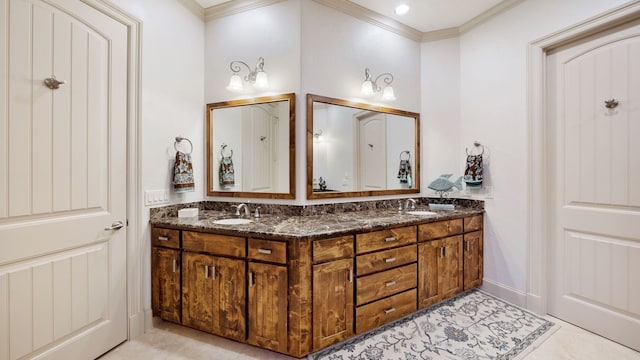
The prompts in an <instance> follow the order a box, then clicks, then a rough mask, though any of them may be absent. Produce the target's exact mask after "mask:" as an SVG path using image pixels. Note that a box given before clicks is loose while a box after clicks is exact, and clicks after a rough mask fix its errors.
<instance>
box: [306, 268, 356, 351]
mask: <svg viewBox="0 0 640 360" xmlns="http://www.w3.org/2000/svg"><path fill="white" fill-rule="evenodd" d="M353 284H354V282H353V259H344V260H337V261H332V262H328V263H324V264H320V265H315V266H314V267H313V350H314V351H315V350H318V349H321V348H324V347H326V346H329V345H331V344H335V343H337V342H339V341H342V340H344V339H347V338H349V337H351V336H353V311H354V308H353Z"/></svg>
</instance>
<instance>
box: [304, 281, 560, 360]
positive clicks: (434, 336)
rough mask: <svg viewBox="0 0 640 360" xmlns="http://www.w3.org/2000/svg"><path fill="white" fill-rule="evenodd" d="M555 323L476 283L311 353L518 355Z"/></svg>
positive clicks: (384, 358) (397, 359)
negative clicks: (439, 301) (472, 287)
mask: <svg viewBox="0 0 640 360" xmlns="http://www.w3.org/2000/svg"><path fill="white" fill-rule="evenodd" d="M556 328H557V327H556V326H555V324H554V323H552V322H550V321H548V320H546V319H544V318H541V317H539V316H537V315H534V314H532V313H530V312H528V311H526V310H523V309H521V308H519V307H517V306H514V305H511V304H509V303H506V302H504V301H502V300H500V299H497V298H495V297H493V296H491V295H489V294H487V293H485V292H482V291H480V290H476V289H474V290H470V291H468V292H465V293H462V294H460V295H458V296H455V297H453V298H451V299H449V300H445V301H443V302H441V303H439V304H436V305H434V306H431V307H429V308H426V309H424V310H421V311H419V312H417V313H415V314H412V315H410V316H408V317H406V318H404V319H400V320H398V321H397V322H395V323H391V324H388V325H385V326H383V327H382V328H379V329H376V330H374V331H372V332H370V333H366V334H363V335H361V336H359V337H357V338H354V339H351V340H347V341H346V342H343V343H340V344H337V345H335V346H334V347H331V348H328V349H325V350H322V351H320V352H318V353H315V354H311V355H309V359H313V360H437V359H483V360H484V359H500V360H502V359H505V360H508V359H516V358H517V357H519V356H522V355H523V354H526V353H528V352H529V351H530V350H532V349H533V348H534V346H532V345H533V344H534V343H535V344H536V345H538V343H539V342H541V341H543V339H546V338H547V335H549V334H551V333H553V331H554V330H556ZM543 335H544V336H543Z"/></svg>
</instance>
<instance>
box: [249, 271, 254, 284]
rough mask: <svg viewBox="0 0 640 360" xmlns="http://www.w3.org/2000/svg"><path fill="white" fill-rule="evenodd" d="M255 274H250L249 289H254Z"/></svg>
mask: <svg viewBox="0 0 640 360" xmlns="http://www.w3.org/2000/svg"><path fill="white" fill-rule="evenodd" d="M253 285H254V283H253V272H251V271H250V272H249V287H253Z"/></svg>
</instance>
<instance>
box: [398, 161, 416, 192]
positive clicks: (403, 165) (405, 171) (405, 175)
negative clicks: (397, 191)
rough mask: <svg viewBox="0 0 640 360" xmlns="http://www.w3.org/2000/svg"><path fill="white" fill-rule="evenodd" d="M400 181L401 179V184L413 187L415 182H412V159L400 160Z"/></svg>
mask: <svg viewBox="0 0 640 360" xmlns="http://www.w3.org/2000/svg"><path fill="white" fill-rule="evenodd" d="M398 179H400V184H406V185H407V186H408V187H412V186H413V181H411V159H406V160H400V166H399V169H398Z"/></svg>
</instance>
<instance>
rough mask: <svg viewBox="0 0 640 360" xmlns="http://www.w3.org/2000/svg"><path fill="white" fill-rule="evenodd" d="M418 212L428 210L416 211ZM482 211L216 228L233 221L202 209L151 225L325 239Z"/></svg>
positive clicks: (281, 218) (273, 218)
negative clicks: (183, 216)
mask: <svg viewBox="0 0 640 360" xmlns="http://www.w3.org/2000/svg"><path fill="white" fill-rule="evenodd" d="M418 210H428V209H426V208H424V209H423V208H419V209H418ZM483 211H484V210H483V209H478V208H464V207H458V206H457V207H456V209H455V210H441V211H434V212H435V213H436V214H437V215H436V216H433V215H431V216H416V215H409V214H404V213H400V212H398V211H397V210H390V209H383V210H367V211H353V212H343V213H337V214H322V215H311V216H287V215H270V214H263V215H262V217H260V218H251V219H252V222H251V223H248V224H242V225H220V224H215V223H214V221H215V220H218V219H227V218H235V217H236V216H235V215H233V213H231V212H228V211H226V212H225V211H214V210H203V211H200V215H199V216H198V217H192V218H178V217H176V216H166V217H160V218H155V219H152V221H151V224H152V225H156V226H161V227H168V228H175V229H182V230H197V231H206V232H214V233H218V234H226V235H237V236H261V237H268V238H272V237H273V238H278V239H301V238H325V237H330V236H339V235H345V234H352V233H354V232H361V231H373V230H380V229H385V228H389V227H397V226H409V225H417V224H424V223H429V222H434V221H440V220H447V219H451V218H459V217H465V216H471V215H476V214H482V213H483Z"/></svg>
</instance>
